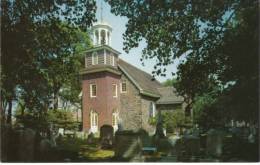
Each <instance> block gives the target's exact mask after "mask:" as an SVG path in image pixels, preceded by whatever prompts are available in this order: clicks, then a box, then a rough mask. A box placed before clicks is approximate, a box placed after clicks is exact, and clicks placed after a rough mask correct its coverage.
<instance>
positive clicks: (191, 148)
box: [184, 135, 200, 156]
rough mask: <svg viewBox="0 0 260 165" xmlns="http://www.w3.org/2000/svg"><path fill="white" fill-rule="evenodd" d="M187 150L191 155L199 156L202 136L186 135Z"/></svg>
mask: <svg viewBox="0 0 260 165" xmlns="http://www.w3.org/2000/svg"><path fill="white" fill-rule="evenodd" d="M184 145H185V151H186V153H187V154H188V155H190V156H198V155H199V153H200V138H199V137H197V136H194V135H189V136H186V137H184Z"/></svg>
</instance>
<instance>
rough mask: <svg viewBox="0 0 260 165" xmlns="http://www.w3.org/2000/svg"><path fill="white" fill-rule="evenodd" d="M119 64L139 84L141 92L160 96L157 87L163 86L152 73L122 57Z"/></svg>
mask: <svg viewBox="0 0 260 165" xmlns="http://www.w3.org/2000/svg"><path fill="white" fill-rule="evenodd" d="M118 66H119V69H120V70H121V71H122V72H123V73H124V74H126V75H127V77H128V78H129V79H130V80H131V81H132V82H133V83H134V84H135V85H136V86H137V88H138V89H139V90H140V93H142V94H144V95H148V96H152V97H158V98H159V97H160V93H159V91H158V90H157V88H160V87H162V85H161V83H159V82H158V81H157V80H156V79H154V78H153V77H152V76H151V75H150V74H148V73H146V72H144V71H142V70H140V69H138V68H136V67H135V66H133V65H131V64H129V63H127V62H125V61H123V60H122V59H119V61H118Z"/></svg>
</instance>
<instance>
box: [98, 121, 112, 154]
mask: <svg viewBox="0 0 260 165" xmlns="http://www.w3.org/2000/svg"><path fill="white" fill-rule="evenodd" d="M113 134H114V129H113V127H112V126H111V125H103V126H102V127H101V128H100V142H101V148H102V149H110V148H112V145H113Z"/></svg>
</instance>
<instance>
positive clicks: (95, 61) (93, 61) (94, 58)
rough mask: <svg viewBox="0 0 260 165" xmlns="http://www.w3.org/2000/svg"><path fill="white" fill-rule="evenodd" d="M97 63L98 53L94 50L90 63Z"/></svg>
mask: <svg viewBox="0 0 260 165" xmlns="http://www.w3.org/2000/svg"><path fill="white" fill-rule="evenodd" d="M97 64H98V54H97V52H94V53H93V54H92V65H97Z"/></svg>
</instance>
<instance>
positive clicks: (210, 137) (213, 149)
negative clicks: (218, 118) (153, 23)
mask: <svg viewBox="0 0 260 165" xmlns="http://www.w3.org/2000/svg"><path fill="white" fill-rule="evenodd" d="M223 138H224V132H223V131H220V130H215V129H211V130H209V131H208V132H207V138H206V152H207V154H209V155H213V156H221V154H222V147H223Z"/></svg>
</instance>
